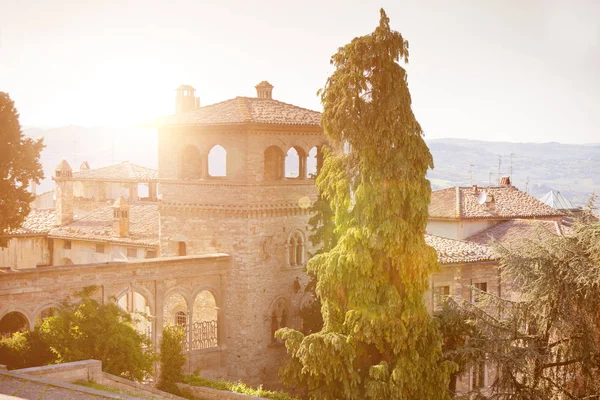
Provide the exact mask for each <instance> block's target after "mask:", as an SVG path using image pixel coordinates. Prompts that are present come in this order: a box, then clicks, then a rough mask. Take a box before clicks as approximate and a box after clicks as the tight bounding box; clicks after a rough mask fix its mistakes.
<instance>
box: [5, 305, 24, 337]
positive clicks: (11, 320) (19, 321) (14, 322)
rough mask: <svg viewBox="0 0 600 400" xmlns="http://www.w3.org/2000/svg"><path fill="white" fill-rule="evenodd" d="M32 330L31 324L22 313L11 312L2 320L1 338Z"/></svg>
mask: <svg viewBox="0 0 600 400" xmlns="http://www.w3.org/2000/svg"><path fill="white" fill-rule="evenodd" d="M29 330H31V322H30V321H29V319H28V318H27V315H26V314H25V313H24V312H21V311H16V310H13V311H9V312H7V313H5V314H4V315H3V316H2V318H0V338H2V337H10V336H12V335H13V334H14V333H16V332H26V331H29Z"/></svg>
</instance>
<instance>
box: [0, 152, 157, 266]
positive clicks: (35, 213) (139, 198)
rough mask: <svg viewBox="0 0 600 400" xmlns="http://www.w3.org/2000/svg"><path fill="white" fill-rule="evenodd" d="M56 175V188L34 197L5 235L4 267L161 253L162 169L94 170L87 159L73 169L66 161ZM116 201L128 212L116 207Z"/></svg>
mask: <svg viewBox="0 0 600 400" xmlns="http://www.w3.org/2000/svg"><path fill="white" fill-rule="evenodd" d="M53 179H54V180H55V183H56V188H55V189H54V190H53V191H50V192H46V193H44V194H42V195H41V197H37V196H36V200H35V201H34V202H33V203H32V210H31V212H30V214H29V215H28V216H27V217H26V218H25V221H24V224H23V227H22V228H20V229H18V230H15V231H12V232H7V233H6V234H5V236H6V237H9V238H10V241H9V244H8V247H6V248H0V268H11V269H25V268H35V267H42V266H50V265H65V264H89V263H95V262H106V261H112V260H128V259H138V258H154V257H157V255H158V251H159V249H158V203H157V179H158V171H156V170H153V169H150V168H145V167H142V166H139V165H135V164H131V163H129V162H123V163H120V164H117V165H111V166H108V167H103V168H98V169H90V168H89V165H88V163H87V162H84V163H83V164H82V165H81V168H80V171H76V172H73V171H72V169H71V166H70V165H69V163H67V162H66V161H65V160H63V161H61V162H60V163H59V165H58V166H57V167H56V171H55V177H54V178H53ZM115 202H118V204H119V207H121V208H125V210H124V211H118V210H115V209H114V204H115ZM47 206H51V208H43V207H47ZM118 212H120V213H121V214H120V215H122V216H125V217H124V218H120V219H119V218H117V213H118ZM118 220H120V221H121V225H119V224H116V225H115V223H116V222H115V221H118ZM124 221H126V223H127V229H124V228H125V226H124V224H125V222H124Z"/></svg>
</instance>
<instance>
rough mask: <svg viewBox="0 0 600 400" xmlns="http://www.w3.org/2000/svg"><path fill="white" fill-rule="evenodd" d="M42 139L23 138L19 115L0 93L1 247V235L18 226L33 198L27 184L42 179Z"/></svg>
mask: <svg viewBox="0 0 600 400" xmlns="http://www.w3.org/2000/svg"><path fill="white" fill-rule="evenodd" d="M43 148H44V144H43V141H42V139H39V140H33V139H30V138H26V137H25V136H24V135H23V132H21V124H20V123H19V113H18V112H17V109H16V108H15V104H14V102H13V101H12V100H11V99H10V96H9V95H8V93H4V92H0V247H5V246H6V244H7V239H6V238H3V237H2V235H3V234H4V233H7V232H8V231H10V230H11V229H16V228H19V227H20V226H21V224H22V223H23V221H24V220H25V217H26V216H27V214H29V210H30V208H29V203H31V201H32V200H33V195H32V194H31V193H29V192H28V191H27V187H28V185H29V183H30V181H34V182H36V183H39V181H40V179H43V178H44V172H43V171H42V165H41V164H40V152H41V151H42V149H43Z"/></svg>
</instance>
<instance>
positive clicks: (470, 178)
mask: <svg viewBox="0 0 600 400" xmlns="http://www.w3.org/2000/svg"><path fill="white" fill-rule="evenodd" d="M474 166H475V164H471V166H470V167H469V182H470V186H473V167H474Z"/></svg>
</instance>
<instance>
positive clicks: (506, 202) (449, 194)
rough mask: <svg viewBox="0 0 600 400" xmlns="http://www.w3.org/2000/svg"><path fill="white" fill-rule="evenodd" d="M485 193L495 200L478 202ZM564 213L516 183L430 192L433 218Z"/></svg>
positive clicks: (489, 217) (537, 215)
mask: <svg viewBox="0 0 600 400" xmlns="http://www.w3.org/2000/svg"><path fill="white" fill-rule="evenodd" d="M482 192H484V193H485V194H486V196H487V198H488V200H490V199H492V198H493V199H494V202H493V204H492V203H483V204H479V203H478V201H477V199H478V196H479V195H480V193H482ZM562 215H564V213H563V212H561V211H559V210H555V209H553V208H552V207H550V206H548V205H546V204H544V203H542V202H541V201H539V200H538V199H536V198H535V197H533V196H531V195H529V194H527V193H525V192H522V191H520V190H519V189H517V188H515V187H514V186H494V187H481V188H478V189H477V191H475V190H473V188H471V187H451V188H447V189H442V190H435V191H433V192H432V194H431V202H430V204H429V217H430V218H432V219H459V218H460V219H478V218H480V219H507V218H536V217H560V216H562Z"/></svg>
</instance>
